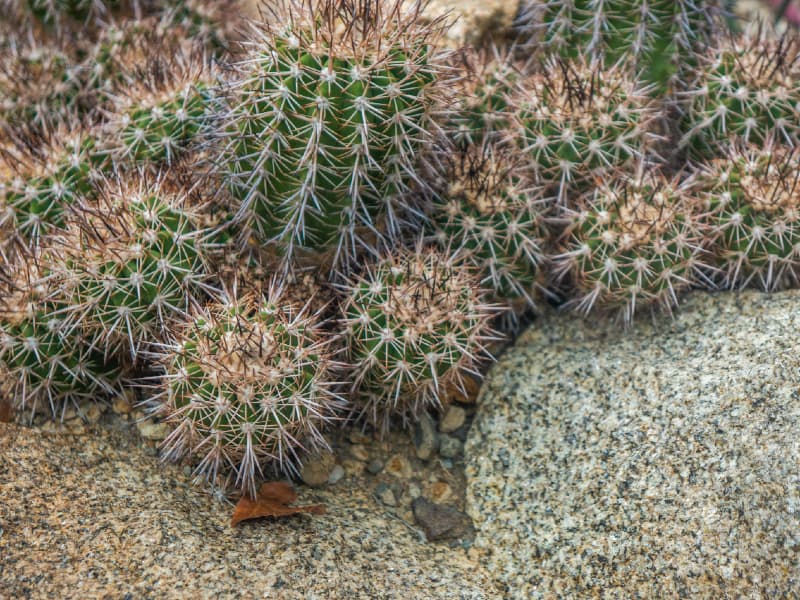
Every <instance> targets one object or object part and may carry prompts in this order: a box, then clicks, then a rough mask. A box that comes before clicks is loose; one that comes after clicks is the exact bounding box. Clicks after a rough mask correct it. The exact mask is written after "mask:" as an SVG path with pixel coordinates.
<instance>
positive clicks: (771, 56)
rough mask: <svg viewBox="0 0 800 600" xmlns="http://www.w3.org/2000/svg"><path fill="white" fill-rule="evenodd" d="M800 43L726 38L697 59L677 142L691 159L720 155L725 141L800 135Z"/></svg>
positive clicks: (793, 141)
mask: <svg viewBox="0 0 800 600" xmlns="http://www.w3.org/2000/svg"><path fill="white" fill-rule="evenodd" d="M799 50H800V43H798V40H797V39H796V38H789V37H785V38H781V39H778V40H775V39H772V38H771V37H768V36H766V35H764V34H754V35H742V36H739V37H735V38H731V39H727V40H725V42H724V43H723V46H722V48H713V49H709V50H708V51H707V52H706V53H705V55H704V56H703V59H702V61H701V66H700V69H699V77H698V81H697V82H696V83H695V84H694V85H693V86H692V90H691V91H689V92H686V95H685V97H686V101H687V106H686V108H685V115H684V123H683V129H684V131H685V132H686V133H685V135H684V137H683V139H682V140H681V145H682V146H686V147H688V149H689V150H690V153H691V154H692V155H693V156H694V157H695V158H713V157H715V156H719V152H720V146H726V145H728V144H729V143H732V142H733V143H740V142H744V143H753V144H756V145H762V144H764V143H765V142H767V140H769V139H770V138H773V137H777V138H779V139H780V141H781V142H784V143H788V144H791V145H796V144H797V143H798V141H800V138H798V134H800V127H798V119H800V63H798V56H800V55H799V54H798V51H799Z"/></svg>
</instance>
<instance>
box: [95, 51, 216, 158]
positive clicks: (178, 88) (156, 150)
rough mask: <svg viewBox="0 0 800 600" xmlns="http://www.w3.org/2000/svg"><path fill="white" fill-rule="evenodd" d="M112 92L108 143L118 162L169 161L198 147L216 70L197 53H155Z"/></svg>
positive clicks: (209, 111) (208, 118)
mask: <svg viewBox="0 0 800 600" xmlns="http://www.w3.org/2000/svg"><path fill="white" fill-rule="evenodd" d="M137 75H138V76H135V77H131V79H132V85H129V86H126V87H125V89H124V91H123V92H121V93H120V94H118V95H116V96H115V97H114V104H115V108H114V111H113V112H112V113H111V114H110V115H109V118H108V121H107V123H106V126H105V142H106V143H105V148H106V149H107V150H108V152H109V154H110V155H111V157H112V159H113V160H114V161H115V163H118V164H119V163H152V164H159V163H166V164H171V163H173V162H174V161H175V160H176V159H177V158H180V157H181V156H182V155H184V154H185V153H186V152H187V151H189V150H191V149H192V148H196V147H197V146H198V145H199V144H200V142H201V136H202V135H203V134H204V133H205V132H206V131H207V129H208V127H209V124H210V121H211V115H212V114H213V113H212V103H213V92H212V89H213V87H214V85H215V78H214V74H213V72H212V71H211V69H210V66H209V64H208V62H207V61H206V58H205V57H204V56H203V55H202V54H200V53H199V52H197V49H194V50H193V51H189V52H186V53H184V52H182V51H180V50H179V51H178V52H177V53H174V54H173V55H172V56H170V57H169V58H164V57H161V56H154V57H151V58H150V59H149V60H148V61H147V62H146V64H145V65H144V67H143V68H142V69H140V70H139V72H138V73H137Z"/></svg>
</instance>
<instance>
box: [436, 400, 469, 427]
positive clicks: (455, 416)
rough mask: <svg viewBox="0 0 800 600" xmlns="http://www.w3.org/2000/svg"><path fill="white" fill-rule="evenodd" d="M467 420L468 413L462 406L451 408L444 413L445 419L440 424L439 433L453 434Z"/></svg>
mask: <svg viewBox="0 0 800 600" xmlns="http://www.w3.org/2000/svg"><path fill="white" fill-rule="evenodd" d="M466 420H467V411H465V410H464V409H463V408H461V407H460V406H455V405H453V406H451V407H450V408H448V409H447V412H446V413H444V417H442V420H441V421H440V422H439V431H441V432H442V433H453V432H454V431H455V430H456V429H460V428H461V426H462V425H463V424H464V421H466Z"/></svg>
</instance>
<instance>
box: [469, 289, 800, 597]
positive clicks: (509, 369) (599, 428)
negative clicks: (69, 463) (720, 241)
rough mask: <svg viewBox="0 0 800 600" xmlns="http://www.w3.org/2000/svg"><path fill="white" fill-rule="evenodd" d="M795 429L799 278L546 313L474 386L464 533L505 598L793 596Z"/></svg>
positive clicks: (799, 470)
mask: <svg viewBox="0 0 800 600" xmlns="http://www.w3.org/2000/svg"><path fill="white" fill-rule="evenodd" d="M798 432H800V293H798V292H788V293H783V294H777V295H774V296H772V297H769V296H767V295H764V294H761V293H758V292H749V293H744V294H742V295H739V296H737V295H734V294H723V295H718V296H709V295H704V294H699V293H698V294H696V295H693V296H692V297H691V298H689V299H688V301H687V302H686V303H685V305H684V306H683V308H682V310H681V312H680V314H679V315H678V316H677V318H676V319H675V320H674V321H669V320H664V321H663V322H660V323H659V324H658V325H657V326H654V325H652V324H650V323H648V322H647V321H643V322H640V323H637V324H636V326H635V328H634V329H633V330H632V331H629V332H627V333H625V332H621V331H619V330H618V329H617V328H615V327H612V326H610V325H608V324H603V323H601V324H597V323H595V324H590V323H583V322H581V321H580V319H578V318H577V317H575V316H574V315H548V316H546V317H545V318H543V319H541V320H540V321H539V322H537V323H536V324H534V327H533V329H531V330H530V331H528V332H527V333H526V334H524V335H523V336H522V337H521V339H520V340H519V341H518V343H517V345H516V347H515V348H513V349H511V350H509V351H508V352H507V353H506V355H505V356H504V358H503V359H502V360H501V362H500V363H499V364H498V365H496V366H495V368H494V369H493V371H492V375H491V377H490V378H489V381H488V385H486V387H485V388H484V390H483V392H482V406H481V408H480V409H479V412H478V415H477V418H476V421H475V424H474V425H473V429H472V431H471V433H470V438H469V440H468V444H467V450H466V453H467V456H468V465H467V476H468V490H467V510H468V512H469V513H470V515H471V516H472V517H473V519H474V520H475V525H476V528H477V530H478V537H477V539H476V546H477V547H478V548H480V549H481V550H482V551H485V552H486V554H487V557H486V561H487V564H488V567H489V569H490V570H491V571H492V572H493V573H495V574H496V577H497V578H498V579H499V580H500V581H502V583H503V584H505V585H506V586H507V587H508V594H509V596H511V597H515V598H521V597H526V598H527V597H530V598H537V597H538V598H554V597H567V598H584V597H611V598H633V597H638V598H674V597H683V598H685V597H692V598H767V597H769V598H779V597H781V598H785V597H797V594H798V593H800V592H799V590H800V441H798V440H800V437H798Z"/></svg>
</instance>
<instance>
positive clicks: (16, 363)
mask: <svg viewBox="0 0 800 600" xmlns="http://www.w3.org/2000/svg"><path fill="white" fill-rule="evenodd" d="M32 265H33V262H32V261H31V262H29V263H28V266H22V265H19V264H15V265H13V269H10V270H9V276H8V277H7V278H0V282H1V283H0V380H1V381H2V383H0V391H2V390H3V389H5V391H8V392H9V394H10V397H11V398H13V400H14V403H15V405H16V408H17V409H19V410H21V411H30V415H31V418H33V415H34V414H35V413H36V412H38V411H40V410H42V409H44V408H46V407H47V408H49V409H50V412H51V414H52V415H53V417H56V418H57V417H59V416H63V414H64V410H66V408H67V406H68V405H69V404H70V403H74V404H77V403H78V402H79V401H80V400H84V399H90V400H98V399H101V398H102V397H103V396H106V395H108V394H110V393H112V392H114V391H116V390H117V386H118V383H119V379H120V375H121V372H120V369H119V367H118V365H116V364H114V363H113V362H109V361H106V360H104V358H103V356H102V354H100V353H99V352H97V351H95V350H93V349H92V346H93V344H92V343H91V341H90V340H87V339H84V338H83V337H81V336H80V335H79V334H76V333H75V332H70V331H69V329H68V328H67V327H66V326H65V324H64V319H63V310H64V308H65V304H64V303H63V300H62V299H61V298H60V296H59V295H57V294H56V290H57V289H58V287H59V286H60V285H63V284H65V283H67V282H59V281H55V280H52V279H49V278H40V277H39V275H38V273H37V272H36V268H35V267H34V266H32Z"/></svg>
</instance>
